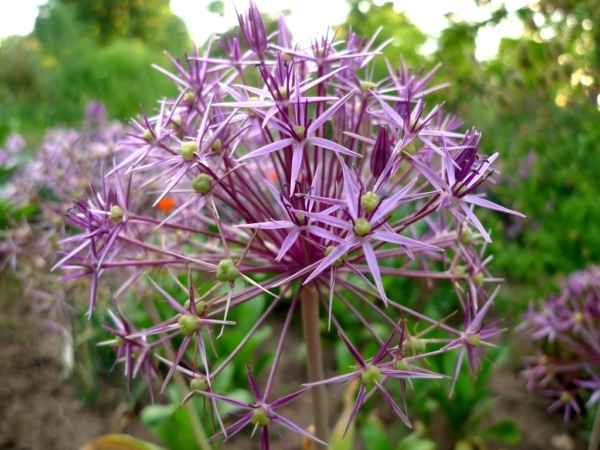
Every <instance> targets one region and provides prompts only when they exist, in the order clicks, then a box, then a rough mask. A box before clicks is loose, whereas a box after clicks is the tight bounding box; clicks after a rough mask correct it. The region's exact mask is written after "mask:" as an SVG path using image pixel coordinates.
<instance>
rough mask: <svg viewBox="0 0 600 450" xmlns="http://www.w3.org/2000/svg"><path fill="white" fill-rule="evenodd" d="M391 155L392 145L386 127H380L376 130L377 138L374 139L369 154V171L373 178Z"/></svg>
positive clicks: (380, 171) (382, 168) (382, 169)
mask: <svg viewBox="0 0 600 450" xmlns="http://www.w3.org/2000/svg"><path fill="white" fill-rule="evenodd" d="M391 156H392V145H391V142H390V138H389V136H388V132H387V128H385V127H381V128H379V131H378V132H377V139H375V146H374V147H373V153H372V154H371V173H372V174H373V176H374V177H375V178H377V177H379V175H381V174H382V173H383V171H384V169H385V166H387V163H388V161H389V160H390V157H391Z"/></svg>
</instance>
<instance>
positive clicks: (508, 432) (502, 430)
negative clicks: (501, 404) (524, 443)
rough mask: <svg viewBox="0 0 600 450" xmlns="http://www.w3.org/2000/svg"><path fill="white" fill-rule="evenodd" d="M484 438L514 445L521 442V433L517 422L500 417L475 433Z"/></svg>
mask: <svg viewBox="0 0 600 450" xmlns="http://www.w3.org/2000/svg"><path fill="white" fill-rule="evenodd" d="M477 436H480V437H482V438H483V439H485V440H489V441H497V442H502V443H504V444H506V445H510V446H515V445H518V444H519V442H521V439H522V437H523V436H522V433H521V429H520V428H519V426H518V425H517V423H516V422H515V421H514V420H512V419H501V420H499V421H497V422H496V423H494V424H493V425H491V426H490V427H488V428H485V429H483V430H482V431H479V432H478V433H477Z"/></svg>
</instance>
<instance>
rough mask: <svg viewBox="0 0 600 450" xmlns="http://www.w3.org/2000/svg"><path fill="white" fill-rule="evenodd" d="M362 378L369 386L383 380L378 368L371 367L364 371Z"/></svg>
mask: <svg viewBox="0 0 600 450" xmlns="http://www.w3.org/2000/svg"><path fill="white" fill-rule="evenodd" d="M360 378H361V380H362V382H363V383H365V384H366V385H367V386H373V385H374V384H375V383H377V382H378V381H379V380H380V379H381V370H380V369H379V367H377V366H369V367H367V368H366V369H365V370H364V371H363V373H362V374H361V376H360Z"/></svg>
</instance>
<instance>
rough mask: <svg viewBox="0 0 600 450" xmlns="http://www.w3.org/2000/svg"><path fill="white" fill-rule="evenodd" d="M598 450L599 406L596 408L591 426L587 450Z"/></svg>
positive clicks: (599, 436)
mask: <svg viewBox="0 0 600 450" xmlns="http://www.w3.org/2000/svg"><path fill="white" fill-rule="evenodd" d="M599 448H600V405H598V407H597V408H596V417H595V418H594V425H593V426H592V435H591V436H590V444H589V445H588V450H598V449H599Z"/></svg>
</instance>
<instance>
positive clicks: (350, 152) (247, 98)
mask: <svg viewBox="0 0 600 450" xmlns="http://www.w3.org/2000/svg"><path fill="white" fill-rule="evenodd" d="M239 21H240V31H241V35H242V37H243V39H242V40H241V39H240V38H239V37H238V36H225V37H223V38H221V39H220V40H218V41H215V42H212V43H210V44H209V45H208V46H207V48H206V49H205V50H204V51H203V52H198V51H197V50H195V51H194V52H193V53H192V54H191V55H189V56H187V57H186V58H185V60H184V61H180V60H178V59H172V63H173V65H174V68H175V70H174V73H170V72H168V71H166V70H164V69H161V68H159V70H160V71H161V72H162V73H164V74H165V75H167V76H168V77H170V78H171V79H172V80H173V82H174V83H176V85H177V86H178V88H179V90H180V94H179V96H178V97H177V98H175V99H163V100H162V101H161V102H160V107H159V108H158V109H157V111H156V113H155V114H153V115H151V116H149V115H143V116H142V118H141V119H139V120H135V121H132V123H131V128H130V131H129V132H128V133H127V134H128V137H127V138H126V139H123V140H121V141H120V142H119V143H118V144H117V146H116V154H115V155H114V163H113V164H112V166H111V167H104V169H105V171H104V172H103V178H102V184H101V186H99V187H96V188H94V189H93V190H92V191H91V192H90V193H89V194H88V195H86V196H79V198H78V200H77V201H76V202H75V205H74V206H73V207H72V208H71V209H70V210H69V212H68V214H67V216H68V219H69V223H70V226H74V227H76V228H77V229H79V230H80V231H79V233H77V234H75V235H73V236H70V237H68V238H66V239H64V240H63V241H62V251H61V258H60V260H59V261H58V262H57V264H56V265H55V267H56V268H60V269H61V270H63V271H67V272H69V273H68V275H65V276H64V278H65V279H77V278H86V279H90V280H91V289H90V297H89V310H88V312H89V314H92V313H94V311H95V309H96V305H97V298H98V293H99V292H101V291H103V290H106V289H107V287H106V286H107V285H106V284H105V283H107V282H112V281H114V279H115V277H116V278H117V279H119V278H120V284H119V286H118V287H117V288H115V290H114V292H116V293H117V294H122V293H126V292H133V291H134V290H135V289H139V286H140V284H142V283H143V284H144V285H145V286H148V287H149V289H151V290H152V291H153V292H154V293H155V294H154V295H155V296H158V297H159V298H160V299H161V300H162V301H163V302H164V303H165V304H168V305H169V306H170V307H171V308H172V316H171V317H170V318H169V319H167V320H164V321H162V322H159V323H155V324H154V325H153V326H152V327H149V328H145V329H139V330H138V329H136V328H135V326H134V325H133V323H132V321H131V320H129V319H128V318H127V317H125V313H124V312H123V311H122V310H121V309H120V308H119V307H118V301H117V300H118V299H116V300H115V303H114V305H115V306H114V307H113V310H112V311H111V313H110V318H111V321H112V325H110V327H108V328H109V330H111V331H112V332H113V334H114V335H115V339H114V341H112V343H113V345H114V346H115V347H116V349H117V352H118V357H119V361H120V362H122V363H123V364H124V365H125V373H126V376H127V377H128V378H129V379H131V378H133V377H134V376H137V375H138V374H143V375H145V376H146V377H147V380H148V382H149V383H150V382H151V381H152V377H154V376H157V375H159V373H158V372H157V370H156V366H157V362H158V361H160V362H162V363H165V364H167V366H169V373H168V375H167V376H166V379H165V381H164V385H166V384H167V383H168V382H169V380H170V379H171V377H172V376H173V374H174V373H175V371H179V372H181V373H183V374H184V375H185V376H187V377H188V378H190V380H191V381H190V385H191V389H192V391H193V392H194V393H196V394H198V395H203V396H205V397H207V398H208V399H209V400H210V404H211V405H212V406H213V409H214V413H215V414H216V415H217V417H218V418H219V419H218V420H219V423H220V424H221V432H220V434H221V435H223V436H225V437H226V438H230V437H231V436H233V435H235V434H236V433H238V432H239V431H240V430H242V429H243V428H245V427H247V426H249V427H253V428H254V429H260V433H259V434H260V436H261V440H262V443H263V448H268V442H269V435H270V432H276V433H277V434H279V430H278V427H283V428H286V429H288V430H291V431H294V432H297V433H300V434H304V435H306V436H309V434H308V433H307V432H306V431H305V430H304V428H302V427H301V426H299V425H297V424H294V423H292V422H290V421H289V420H288V419H286V418H284V417H283V416H281V415H280V414H279V413H277V412H276V411H275V409H277V408H278V407H280V406H283V405H285V404H288V403H290V402H292V401H293V400H295V399H296V398H297V397H298V396H299V395H301V394H303V393H304V392H305V391H307V390H310V391H316V392H321V393H322V391H319V389H320V388H322V387H323V385H324V384H328V383H336V382H344V381H347V382H348V381H352V380H356V379H358V380H359V381H360V383H361V385H360V388H359V390H358V397H357V400H356V403H355V406H354V409H353V411H352V417H351V420H353V419H354V417H355V416H356V414H358V413H359V411H360V409H361V408H362V406H363V404H364V402H365V400H366V399H367V398H368V397H370V396H372V395H374V394H379V395H381V396H382V398H383V399H384V400H385V401H386V402H387V403H389V404H390V405H391V407H392V408H393V410H394V411H395V412H396V414H397V415H398V417H399V418H400V419H401V420H402V421H403V422H404V423H406V424H407V425H410V421H409V419H408V415H407V412H406V411H405V402H404V399H399V400H400V401H398V400H395V399H393V398H392V394H391V393H390V392H389V391H388V390H387V389H386V385H387V384H388V383H389V382H390V381H391V380H399V381H400V385H401V386H402V392H403V395H404V392H405V388H406V386H407V383H406V381H407V380H408V381H410V380H412V379H417V378H440V377H441V375H440V374H435V373H432V372H430V371H428V370H427V368H426V367H427V364H426V362H425V359H426V358H427V357H431V356H433V355H436V354H439V353H442V352H450V351H455V350H457V351H458V352H460V353H459V355H460V358H459V364H458V365H457V368H456V371H455V373H454V374H453V377H454V378H455V377H456V375H457V374H458V370H459V369H460V365H461V364H462V361H463V360H465V359H466V360H468V361H469V363H470V365H471V367H472V369H473V370H476V369H477V368H478V366H479V363H480V359H481V357H482V350H481V349H482V347H484V346H486V345H491V344H490V342H489V340H490V339H491V338H493V337H494V336H496V335H497V334H499V333H500V332H501V331H502V330H501V329H500V328H498V324H497V322H492V323H486V322H485V321H484V317H485V315H486V313H487V312H488V310H489V307H490V305H491V303H492V301H493V299H494V297H495V294H496V292H497V289H496V290H495V291H494V292H493V294H491V295H490V294H489V293H488V291H487V289H486V283H487V282H494V281H496V280H494V279H493V278H492V277H491V275H490V274H489V273H488V270H487V265H488V263H489V258H486V257H485V255H484V252H485V246H486V243H487V242H489V241H490V236H489V233H488V231H487V230H486V228H485V227H484V225H483V224H482V223H481V222H480V220H479V219H478V217H477V216H476V215H475V212H474V209H475V207H481V208H487V209H493V210H496V211H500V212H503V213H509V214H518V213H516V212H514V211H511V210H509V209H506V208H504V207H502V206H500V205H497V204H494V203H492V202H490V201H488V200H486V199H484V198H482V196H481V195H479V194H478V193H477V189H478V188H479V187H480V186H481V185H482V184H483V183H485V181H486V180H487V179H488V177H489V176H490V175H491V174H493V171H492V169H491V165H492V164H493V162H494V160H495V159H496V158H497V156H498V155H497V153H495V154H492V155H485V154H482V153H481V151H480V149H479V144H480V135H479V133H477V132H476V131H475V130H469V131H467V132H461V131H459V128H460V126H461V125H462V124H461V122H460V121H459V120H458V119H456V118H455V117H453V116H451V115H447V114H445V113H444V111H443V108H442V106H441V105H437V106H435V107H433V108H430V109H428V108H427V104H426V101H425V100H426V98H427V96H428V94H430V93H431V92H433V91H436V90H438V89H441V88H442V87H444V86H442V85H437V86H431V87H430V86H429V84H430V82H431V80H432V78H433V76H434V72H435V70H434V71H431V72H429V73H424V72H423V71H417V72H413V71H411V70H409V69H408V68H406V67H405V66H404V64H402V65H401V66H400V67H399V68H395V67H393V66H392V64H391V63H388V67H389V70H388V74H387V76H385V77H384V78H383V79H381V80H376V81H373V80H372V79H371V76H370V74H372V73H373V61H374V59H375V58H377V57H378V55H379V53H380V50H381V48H377V47H375V45H374V42H375V40H376V37H377V36H373V37H372V38H370V39H363V38H361V37H359V36H357V35H355V34H354V33H352V32H348V33H346V34H345V35H344V36H343V37H341V38H338V37H337V36H335V35H326V36H324V37H322V38H319V39H315V41H314V42H313V43H312V45H310V46H309V47H307V48H301V47H299V46H293V45H292V44H291V42H292V41H291V36H290V34H289V31H288V29H287V28H286V26H285V22H284V21H283V19H281V20H280V21H279V24H278V29H277V31H276V32H274V33H272V34H268V33H267V32H266V31H265V26H264V24H263V20H262V18H261V16H260V14H259V12H258V10H257V8H256V6H255V5H254V4H251V6H250V9H249V11H248V12H247V13H246V14H240V15H239ZM90 115H93V114H92V113H91V112H90ZM81 158H82V160H83V162H85V161H87V160H88V158H89V154H83V155H81ZM67 178H71V179H75V180H76V181H77V182H80V183H83V182H84V181H85V179H83V178H81V177H80V176H79V175H78V174H77V172H75V171H74V170H73V171H70V172H69V174H68V177H67ZM149 203H151V205H152V206H153V207H154V209H152V208H148V204H149ZM164 275H172V279H177V280H179V279H186V278H187V286H185V287H184V286H181V284H180V287H182V288H183V289H181V295H180V296H174V294H173V290H172V289H167V287H166V286H164V285H161V282H159V280H164V279H165V278H167V277H165V276H164ZM396 277H408V278H415V279H425V280H427V281H434V280H446V282H448V283H449V284H451V285H453V286H454V287H455V289H456V292H457V295H458V296H459V299H460V305H461V308H462V313H463V317H464V322H463V325H462V326H459V327H458V328H455V327H453V326H450V325H448V324H446V323H445V322H444V321H442V322H440V321H439V320H438V319H434V318H430V317H428V316H427V315H425V314H423V312H422V311H418V310H415V309H411V308H409V307H408V306H406V305H405V304H404V303H403V294H402V293H401V292H394V291H393V290H390V289H389V288H388V287H386V285H388V286H389V282H388V281H387V279H393V278H396ZM199 284H203V285H204V289H202V292H203V294H199V288H198V286H199ZM207 284H208V285H209V286H211V287H210V288H206V285H207ZM115 296H117V295H116V294H115ZM258 296H267V297H268V298H269V302H270V303H269V307H268V308H267V310H266V311H265V312H264V314H263V315H262V316H261V318H260V320H259V321H258V322H257V323H256V326H255V327H254V328H253V330H252V331H256V330H258V329H259V328H260V327H262V326H263V325H264V324H265V321H266V319H267V317H268V315H269V314H270V313H271V311H272V310H273V309H274V308H275V307H279V308H285V310H287V318H286V321H285V325H284V328H283V331H282V333H281V339H280V343H279V345H278V346H277V349H275V357H274V362H273V365H272V367H271V369H270V373H269V376H268V380H267V382H266V386H265V387H264V388H263V389H260V388H259V386H258V381H257V380H256V379H255V378H254V376H253V374H252V371H251V370H250V369H248V377H249V386H250V390H251V393H252V395H253V396H254V398H255V403H250V404H246V403H241V402H239V401H238V400H234V399H230V398H229V397H227V395H226V394H227V393H222V392H214V390H213V385H214V380H215V379H217V378H218V377H219V375H220V374H221V373H222V372H223V369H224V367H225V366H226V365H227V363H228V362H229V361H231V358H233V357H234V356H235V354H236V353H237V352H238V351H239V350H240V349H242V348H243V346H244V344H245V343H246V342H247V339H249V336H248V338H245V339H243V340H242V342H240V343H239V346H238V347H237V349H236V350H235V351H234V352H233V353H232V355H230V356H229V357H228V358H227V359H226V360H225V361H224V362H220V363H219V364H218V365H217V364H216V357H215V354H214V351H213V348H214V339H218V338H219V337H220V336H221V335H222V334H224V333H227V332H228V329H229V328H230V327H235V323H234V322H233V321H231V320H230V319H228V316H229V315H230V314H229V313H230V312H231V311H232V310H234V309H235V308H236V307H237V306H239V305H242V304H245V303H247V302H252V301H253V299H256V298H257V297H258ZM290 299H291V300H290ZM426 304H427V300H426V298H424V299H423V301H422V305H423V307H425V306H426ZM334 305H335V306H336V307H337V306H340V305H341V306H342V307H343V308H344V309H345V312H344V314H355V315H357V318H358V320H359V321H360V323H362V326H363V327H364V328H365V329H366V330H367V331H368V332H369V334H370V335H371V339H372V340H373V342H375V343H376V344H377V346H378V347H379V350H378V351H377V353H376V354H375V355H371V356H363V355H362V354H361V352H360V350H359V349H358V348H357V347H355V345H354V344H353V343H352V337H353V336H352V333H350V332H349V331H348V330H344V329H343V326H342V325H341V324H340V318H339V317H336V314H334V309H336V308H334ZM364 308H367V309H369V310H370V311H371V312H372V314H373V315H374V316H378V317H379V319H378V322H379V323H380V325H382V327H374V326H373V321H372V319H367V318H366V317H364V316H363V315H361V314H360V313H359V310H361V309H364ZM423 309H424V308H423ZM297 310H301V315H299V314H298V313H297ZM319 310H322V311H323V313H324V316H326V318H327V323H328V324H329V325H328V327H327V330H328V332H333V330H331V328H333V329H334V330H335V333H336V334H337V335H339V337H340V339H342V341H343V343H344V344H345V346H346V347H347V348H348V351H349V352H350V354H351V355H352V357H353V358H354V359H355V360H356V363H357V365H356V368H355V369H354V371H353V372H351V373H350V374H347V375H344V376H341V377H334V378H329V379H326V378H324V377H323V374H322V364H323V361H322V358H321V357H320V353H319V345H320V344H319V335H320V332H321V331H320V326H319V325H320V324H319V321H320V319H319V314H320V313H319ZM296 320H298V321H300V320H302V324H303V328H304V332H305V339H306V342H307V350H308V357H307V359H308V368H309V375H308V379H307V383H306V384H305V386H304V387H302V388H300V389H299V390H298V391H297V392H296V393H294V394H289V395H288V396H285V397H282V398H279V399H277V398H275V399H273V398H272V397H273V386H274V380H275V376H276V374H277V371H278V369H279V365H280V360H281V356H282V348H283V342H284V341H285V339H286V337H287V335H288V333H289V330H290V325H291V323H292V321H296ZM417 326H418V327H419V328H421V329H425V331H423V332H421V333H419V334H418V335H411V331H410V330H415V329H416V328H417ZM382 328H383V329H385V328H387V331H388V334H387V335H385V336H383V337H382V335H381V330H382ZM433 329H436V332H441V333H443V334H445V335H446V337H445V338H444V339H440V338H436V339H428V337H427V333H428V332H429V331H431V330H433ZM176 337H177V339H178V340H177V342H182V344H181V345H179V346H175V345H174V344H173V343H174V338H176ZM181 339H182V341H181ZM171 345H173V346H174V347H175V348H173V350H172V353H169V352H168V351H165V350H164V349H168V348H169V346H171ZM163 351H164V353H163ZM156 354H157V355H158V359H154V358H155V356H154V355H156ZM169 354H172V355H173V356H172V357H166V355H169ZM465 357H466V358H465ZM319 366H321V369H319ZM164 385H163V388H164ZM219 402H225V403H229V404H231V405H235V406H237V407H239V408H241V410H242V411H243V412H241V413H236V414H235V416H236V417H238V420H237V421H236V422H235V423H234V424H233V425H231V426H229V427H228V428H226V427H225V425H224V424H223V421H222V420H221V417H220V416H219V413H218V405H219ZM322 402H326V399H325V398H324V397H323V396H322V395H320V394H319V395H313V403H322ZM400 405H404V408H403V407H401V406H400ZM323 411H324V409H323V408H321V409H319V407H318V406H317V407H315V413H314V414H315V419H314V420H315V422H316V424H315V425H316V434H315V436H314V439H315V440H316V441H318V442H321V443H322V442H323V441H326V440H327V439H328V438H327V433H328V432H327V430H326V429H324V428H323V424H322V422H323V415H324V414H323ZM325 416H326V414H325ZM325 419H326V417H325ZM325 422H326V420H325ZM279 436H281V434H279Z"/></svg>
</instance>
